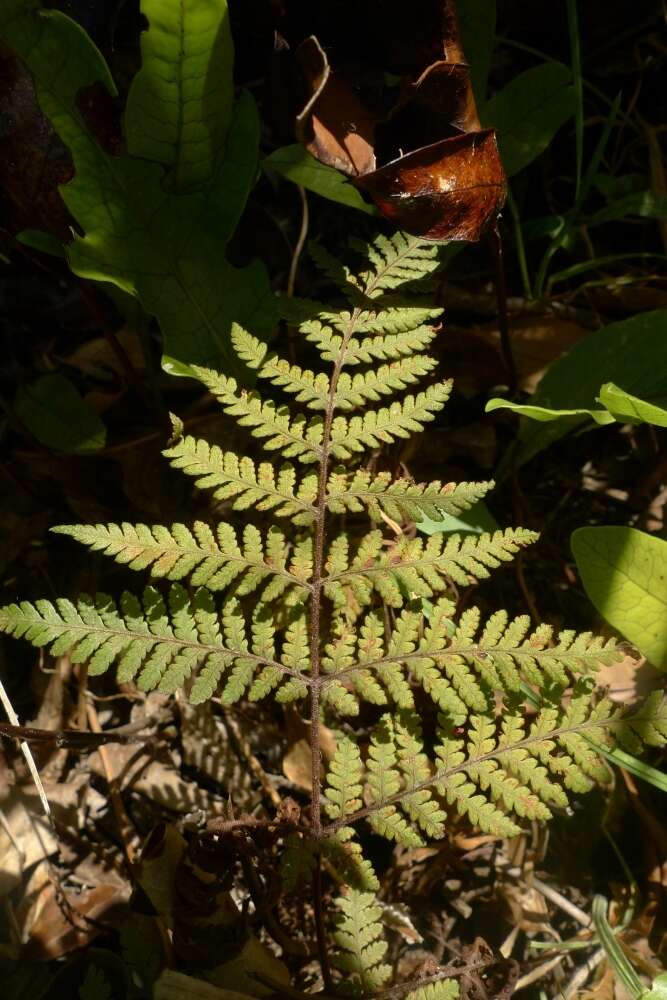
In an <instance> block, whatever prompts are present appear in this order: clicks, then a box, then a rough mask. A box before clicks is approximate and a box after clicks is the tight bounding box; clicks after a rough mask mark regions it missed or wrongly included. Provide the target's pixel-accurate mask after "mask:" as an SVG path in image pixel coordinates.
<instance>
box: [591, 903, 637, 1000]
mask: <svg viewBox="0 0 667 1000" xmlns="http://www.w3.org/2000/svg"><path fill="white" fill-rule="evenodd" d="M593 923H594V924H595V929H596V931H597V934H598V938H599V939H600V944H601V945H602V947H603V948H604V950H605V952H606V954H607V958H608V959H609V961H610V962H611V964H612V965H613V967H614V972H615V973H616V975H617V976H618V978H619V979H620V980H621V982H622V983H623V985H624V986H625V988H626V990H627V991H628V993H629V994H630V996H631V997H632V1000H641V997H642V996H643V995H644V993H645V990H644V987H643V985H642V983H641V980H640V978H639V976H638V975H637V973H636V972H635V970H634V969H633V967H632V966H631V965H630V962H629V961H628V959H627V957H626V955H625V953H624V952H623V951H622V949H621V946H620V945H619V943H618V941H617V940H616V937H615V935H614V932H613V930H612V929H611V927H610V926H609V922H608V921H607V900H606V899H605V898H604V896H595V898H594V899H593Z"/></svg>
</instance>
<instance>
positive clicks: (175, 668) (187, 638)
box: [0, 584, 307, 702]
mask: <svg viewBox="0 0 667 1000" xmlns="http://www.w3.org/2000/svg"><path fill="white" fill-rule="evenodd" d="M0 632H5V633H7V634H9V635H14V636H16V637H17V638H19V637H22V638H24V639H27V640H28V641H29V642H31V643H32V644H33V645H34V646H49V647H50V649H51V652H52V653H53V655H54V656H62V655H64V654H65V653H68V654H69V655H70V657H71V659H72V662H73V663H84V662H87V663H88V672H89V673H90V674H91V675H94V674H102V673H104V672H105V671H106V670H108V669H109V667H110V666H111V665H112V664H114V663H115V664H116V665H117V676H118V680H119V682H122V683H124V682H127V681H131V680H133V679H135V678H136V679H137V684H138V686H139V688H140V689H141V690H144V691H150V690H153V689H154V688H157V689H158V690H160V691H164V692H167V693H171V692H173V691H175V690H177V688H179V687H181V686H182V685H183V684H184V683H185V682H186V681H187V680H188V679H189V678H190V677H192V676H196V680H195V682H194V685H193V687H192V690H191V694H190V697H191V700H192V701H193V702H200V701H204V700H206V699H207V698H210V697H212V695H213V694H214V693H215V692H216V691H218V689H219V687H220V684H221V682H222V680H223V678H225V677H226V678H227V684H226V686H225V687H224V688H223V690H222V698H223V700H225V701H227V702H231V701H234V700H236V699H237V698H238V697H241V695H242V694H243V693H244V692H245V691H246V689H247V687H248V685H249V683H250V681H251V679H252V676H253V674H254V672H255V671H258V670H262V669H264V668H268V669H271V670H273V671H276V672H277V673H278V674H279V675H280V677H281V678H282V677H284V676H289V677H290V680H291V681H293V682H294V683H295V685H300V689H301V690H303V692H304V694H305V693H306V685H307V678H305V677H304V676H303V674H302V673H301V670H302V668H305V667H306V666H307V664H306V662H305V660H304V657H303V656H302V655H301V656H295V655H294V652H293V649H292V645H293V643H292V645H290V644H289V643H288V641H287V640H286V641H285V643H284V645H283V650H282V654H281V657H280V658H279V659H278V658H276V656H275V653H274V649H273V634H274V626H273V619H272V616H271V614H270V613H269V612H268V611H267V609H266V608H265V607H264V606H262V605H259V606H258V607H257V608H256V609H255V613H254V617H253V622H252V629H251V638H250V640H248V638H247V628H246V623H245V620H244V618H243V615H242V614H241V612H240V606H239V603H238V601H237V600H236V599H235V598H230V599H228V600H227V601H225V602H224V603H223V606H222V611H221V613H218V611H217V610H216V608H215V605H214V603H213V599H212V597H211V594H210V592H209V591H207V590H205V589H203V588H200V589H199V590H197V592H196V593H195V595H194V596H193V597H192V598H190V597H189V596H188V594H187V592H186V591H185V589H184V588H183V587H182V586H180V585H179V584H173V585H172V587H171V588H170V590H169V594H168V603H165V601H164V598H163V597H162V595H161V594H160V592H159V591H157V590H156V589H155V588H154V587H146V589H145V590H144V593H143V600H142V602H141V603H140V602H139V600H138V599H137V598H136V597H134V596H133V595H132V594H130V593H127V592H125V593H124V594H123V595H122V597H121V599H120V604H119V605H117V604H116V602H115V601H114V600H112V598H110V597H108V596H107V595H106V594H98V595H97V596H96V597H95V598H92V597H88V596H87V595H82V596H81V597H80V598H79V600H78V601H77V603H76V605H74V604H72V602H71V601H67V600H65V599H59V600H58V601H56V603H55V604H52V603H51V602H50V601H45V600H41V601H36V602H35V604H31V603H30V602H28V601H23V602H22V603H21V604H18V605H17V604H10V605H8V606H6V607H4V608H1V609H0Z"/></svg>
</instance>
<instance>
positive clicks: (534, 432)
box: [513, 309, 667, 465]
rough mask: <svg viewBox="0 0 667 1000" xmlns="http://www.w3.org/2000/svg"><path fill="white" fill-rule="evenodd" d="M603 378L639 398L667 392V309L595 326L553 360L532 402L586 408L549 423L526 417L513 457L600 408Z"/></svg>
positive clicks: (528, 454) (524, 455) (519, 458)
mask: <svg viewBox="0 0 667 1000" xmlns="http://www.w3.org/2000/svg"><path fill="white" fill-rule="evenodd" d="M605 382H613V383H614V384H617V385H618V384H622V386H623V389H624V391H625V392H626V393H633V394H635V395H637V396H639V397H640V398H641V399H657V400H660V399H663V398H665V397H667V310H665V309H657V310H655V311H654V312H645V313H640V314H639V315H638V316H633V317H632V318H631V319H626V320H621V321H620V322H619V323H612V324H610V325H609V326H606V327H603V328H602V329H600V330H596V331H594V332H593V333H591V334H589V335H588V337H585V338H584V340H581V341H579V343H577V344H575V346H574V347H572V348H571V350H569V351H567V353H566V354H564V355H563V356H562V357H561V358H559V359H558V360H557V361H555V362H554V363H553V364H552V365H551V366H550V367H549V370H548V371H547V373H546V375H545V376H544V378H543V379H542V381H541V382H540V384H539V385H538V387H537V391H536V392H535V394H534V396H533V398H532V400H531V406H533V407H539V408H541V409H545V410H569V411H581V410H583V411H584V412H583V413H582V414H581V415H577V416H571V417H570V418H568V419H567V420H554V421H551V422H549V423H544V422H534V421H529V420H522V421H521V426H520V428H519V439H518V442H517V449H516V454H515V456H514V458H513V460H514V461H515V462H516V463H517V464H519V465H521V464H522V463H523V462H526V461H528V459H530V458H532V457H533V455H536V454H537V453H538V452H540V451H542V450H543V449H544V448H547V447H548V446H549V445H550V444H553V442H554V441H557V440H558V439H559V438H561V437H562V436H563V435H564V434H567V433H568V431H570V430H572V429H573V428H577V427H581V426H582V425H584V424H585V423H586V422H587V421H588V420H589V413H590V412H592V411H599V410H600V407H599V406H598V405H596V404H597V397H598V395H599V393H600V386H601V385H604V383H605Z"/></svg>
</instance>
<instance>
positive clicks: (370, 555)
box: [324, 528, 537, 608]
mask: <svg viewBox="0 0 667 1000" xmlns="http://www.w3.org/2000/svg"><path fill="white" fill-rule="evenodd" d="M536 538H537V535H536V534H535V533H534V532H532V531H527V530H526V529H524V528H515V529H511V528H510V529H507V530H505V531H496V532H494V533H493V534H482V535H466V536H463V537H461V536H460V535H448V536H444V535H442V534H436V535H431V536H430V537H429V538H428V539H427V540H424V539H422V538H421V537H419V538H407V537H405V536H403V537H401V538H399V539H397V540H395V541H394V542H392V543H390V544H386V543H385V540H384V538H383V535H382V532H381V531H379V530H377V531H371V532H370V533H369V534H368V535H366V537H365V538H364V539H363V540H362V541H361V543H360V544H359V545H358V547H357V551H356V554H355V555H354V556H353V558H352V559H349V552H348V548H349V545H348V539H347V536H346V535H339V536H338V537H337V538H335V539H334V540H333V542H332V543H331V545H330V546H329V552H328V556H327V564H326V573H327V575H326V577H325V580H324V588H325V593H326V595H327V597H329V598H330V599H331V600H332V601H333V602H334V604H335V605H336V606H337V607H339V608H344V607H349V606H350V600H349V595H348V593H347V591H348V590H349V589H351V590H352V591H353V592H354V597H355V599H356V601H357V603H358V604H359V605H360V606H361V607H363V606H365V605H368V604H369V603H370V600H371V594H372V592H373V591H374V590H375V591H377V592H378V593H379V594H380V596H381V597H382V599H383V600H384V601H385V603H386V604H388V605H390V607H393V608H400V607H402V606H403V604H404V603H405V601H406V600H407V599H408V598H410V597H431V596H432V595H433V594H437V593H442V592H443V591H445V590H446V589H447V588H448V587H449V586H450V581H451V580H453V581H454V583H457V584H459V585H460V586H469V585H470V584H471V583H473V582H474V581H475V580H484V579H486V578H487V577H488V576H489V571H490V570H492V569H496V568H497V567H498V566H499V565H500V564H501V563H502V562H507V561H509V560H510V559H512V558H513V557H514V556H515V555H516V553H517V552H519V551H520V550H521V549H522V548H524V547H525V546H526V545H529V544H530V543H531V542H533V541H535V539H536Z"/></svg>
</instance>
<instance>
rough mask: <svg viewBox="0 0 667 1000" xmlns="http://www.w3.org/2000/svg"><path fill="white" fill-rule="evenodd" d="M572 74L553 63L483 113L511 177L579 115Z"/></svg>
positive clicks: (511, 86)
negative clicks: (496, 132)
mask: <svg viewBox="0 0 667 1000" xmlns="http://www.w3.org/2000/svg"><path fill="white" fill-rule="evenodd" d="M575 104H576V101H575V93H574V88H573V86H572V73H571V71H570V69H569V67H567V66H565V65H563V63H558V62H549V63H543V64H542V65H541V66H535V67H533V69H528V70H526V71H525V72H524V73H521V74H520V75H519V76H517V77H516V78H515V79H514V80H512V82H511V83H508V85H507V86H506V87H504V88H503V89H502V90H501V91H500V92H499V93H498V94H496V95H495V96H494V97H492V98H491V100H490V101H488V102H487V103H486V105H484V106H483V107H482V109H481V110H480V119H481V121H482V125H484V126H485V127H492V128H495V129H497V130H498V143H499V146H500V155H501V157H502V161H503V166H504V168H505V172H506V174H507V176H508V177H511V176H512V175H513V174H516V173H518V172H519V170H523V168H524V167H527V166H528V164H529V163H532V161H533V160H534V159H535V158H536V157H537V156H539V155H540V153H542V152H543V151H544V150H545V149H546V148H547V146H548V145H549V143H550V142H551V140H552V139H553V137H554V135H555V134H556V132H557V131H558V129H559V128H560V127H561V125H563V124H564V123H565V122H566V121H567V120H568V118H571V117H572V115H573V114H574V111H575Z"/></svg>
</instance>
